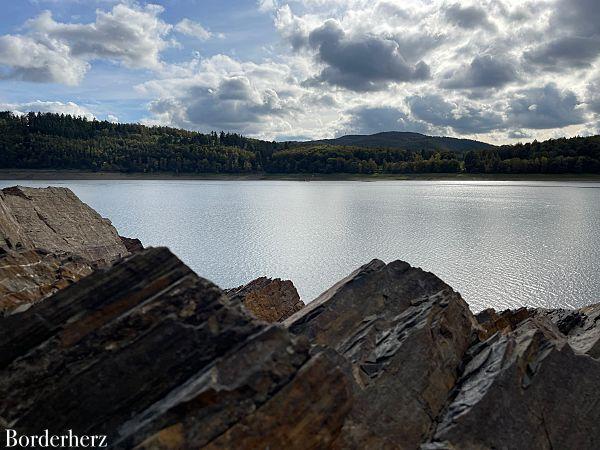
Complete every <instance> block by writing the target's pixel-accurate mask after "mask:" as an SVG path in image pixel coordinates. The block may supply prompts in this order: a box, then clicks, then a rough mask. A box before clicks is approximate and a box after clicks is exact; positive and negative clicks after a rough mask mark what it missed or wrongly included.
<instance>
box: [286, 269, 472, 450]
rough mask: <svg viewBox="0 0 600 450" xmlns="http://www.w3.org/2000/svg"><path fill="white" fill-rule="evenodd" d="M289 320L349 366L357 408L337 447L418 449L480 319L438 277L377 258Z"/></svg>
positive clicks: (295, 329) (298, 331)
mask: <svg viewBox="0 0 600 450" xmlns="http://www.w3.org/2000/svg"><path fill="white" fill-rule="evenodd" d="M284 324H285V325H286V326H287V327H288V328H289V330H290V331H291V332H293V333H295V334H298V335H303V336H306V337H307V338H308V339H310V341H311V342H313V343H314V344H315V345H316V346H317V348H319V347H325V348H330V349H333V350H335V351H337V352H339V354H340V355H342V356H343V357H345V358H346V359H347V360H348V361H349V362H350V364H351V373H352V375H353V379H354V386H353V408H352V411H351V412H350V415H349V416H348V418H347V420H346V421H345V423H344V426H343V428H342V433H341V434H340V436H339V438H338V439H337V440H336V442H335V443H334V445H333V448H340V449H341V448H343V449H351V448H357V449H358V448H369V449H378V448H381V449H383V448H399V449H414V448H417V447H418V446H419V444H420V443H421V442H422V441H423V440H424V439H426V438H427V436H428V433H429V431H430V429H431V427H432V426H433V425H434V422H435V419H436V416H437V415H438V414H439V413H440V411H441V410H442V409H443V407H444V406H445V404H446V400H447V396H448V393H449V392H450V391H451V389H452V388H453V386H454V383H455V381H456V379H457V378H458V376H459V367H460V365H461V362H462V358H463V355H464V353H465V351H466V350H467V348H468V346H469V343H470V341H471V338H472V330H473V327H474V325H475V319H474V317H473V316H472V314H471V312H470V311H469V309H468V307H467V305H466V303H465V302H464V301H463V300H462V298H461V297H460V295H459V294H457V293H456V292H454V291H453V290H452V289H451V288H450V287H449V286H448V285H446V284H445V283H444V282H443V281H441V280H440V279H439V278H437V277H436V276H435V275H433V274H431V273H428V272H424V271H422V270H420V269H415V268H413V267H411V266H410V265H409V264H407V263H405V262H401V261H396V262H393V263H390V264H387V265H386V264H385V263H383V262H382V261H379V260H374V261H372V262H370V263H369V264H367V265H365V266H363V267H361V268H360V269H358V270H357V271H355V272H354V273H352V274H351V275H350V276H349V277H347V278H345V279H344V280H342V281H340V282H339V283H337V284H336V285H334V286H333V287H332V288H331V289H329V290H328V291H326V292H325V293H323V294H322V295H321V296H319V297H318V298H317V299H316V300H314V301H313V302H311V303H309V304H308V305H307V306H306V307H305V308H304V309H302V310H301V311H299V312H298V313H296V314H294V315H293V316H291V317H290V318H289V319H287V320H286V321H285V322H284Z"/></svg>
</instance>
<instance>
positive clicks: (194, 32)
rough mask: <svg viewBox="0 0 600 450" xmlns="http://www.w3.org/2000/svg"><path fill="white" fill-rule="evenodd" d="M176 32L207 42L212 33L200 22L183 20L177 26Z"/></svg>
mask: <svg viewBox="0 0 600 450" xmlns="http://www.w3.org/2000/svg"><path fill="white" fill-rule="evenodd" d="M175 31H177V32H178V33H181V34H185V35H186V36H192V37H195V38H197V39H200V40H201V41H206V40H207V39H210V38H211V36H212V33H211V32H210V31H208V30H207V29H206V28H204V27H203V26H202V25H200V24H199V23H198V22H194V21H192V20H190V19H187V18H185V19H183V20H182V21H180V22H179V23H178V24H177V25H175Z"/></svg>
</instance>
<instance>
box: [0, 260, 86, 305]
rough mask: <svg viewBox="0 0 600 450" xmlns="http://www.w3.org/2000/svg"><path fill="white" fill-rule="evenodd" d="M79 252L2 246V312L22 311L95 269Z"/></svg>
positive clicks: (0, 303)
mask: <svg viewBox="0 0 600 450" xmlns="http://www.w3.org/2000/svg"><path fill="white" fill-rule="evenodd" d="M92 271H93V268H92V266H91V265H90V264H89V263H88V262H86V261H84V260H83V259H82V258H80V257H78V256H73V255H70V254H54V253H47V252H44V251H43V250H21V251H14V250H3V249H2V250H0V316H2V315H5V314H8V313H10V312H21V311H23V310H25V309H26V308H28V307H30V306H31V305H32V304H34V303H37V302H38V301H40V300H42V299H44V298H46V297H49V296H50V295H52V294H54V293H55V292H57V291H58V290H60V289H63V288H65V287H67V286H69V285H71V284H73V283H74V282H76V281H78V280H80V279H81V278H83V277H85V276H87V275H89V274H90V273H92Z"/></svg>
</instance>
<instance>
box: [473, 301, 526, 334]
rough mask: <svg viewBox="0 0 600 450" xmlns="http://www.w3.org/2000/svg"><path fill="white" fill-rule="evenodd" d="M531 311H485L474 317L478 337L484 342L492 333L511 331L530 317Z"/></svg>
mask: <svg viewBox="0 0 600 450" xmlns="http://www.w3.org/2000/svg"><path fill="white" fill-rule="evenodd" d="M532 315H533V311H532V310H529V309H527V308H519V309H516V310H510V309H507V310H505V311H502V312H499V313H498V312H496V311H495V310H494V309H492V308H490V309H485V310H483V311H481V312H480V313H479V314H477V315H476V316H475V318H476V319H477V323H478V324H479V325H480V328H479V337H480V339H481V340H486V339H487V338H489V337H490V336H492V335H493V334H494V333H497V332H505V333H506V332H509V331H513V330H514V329H515V328H516V327H517V326H518V325H519V324H520V323H521V322H523V321H524V320H525V319H527V318H529V317H531V316H532Z"/></svg>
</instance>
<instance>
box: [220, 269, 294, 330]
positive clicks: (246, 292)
mask: <svg viewBox="0 0 600 450" xmlns="http://www.w3.org/2000/svg"><path fill="white" fill-rule="evenodd" d="M226 292H227V296H228V297H229V299H230V300H231V301H232V302H241V303H243V304H244V306H245V307H246V309H247V310H248V311H250V313H252V315H253V316H254V317H256V318H257V319H261V320H264V321H266V322H281V321H283V320H285V319H287V318H288V317H290V316H291V315H292V314H294V313H296V312H298V311H300V310H301V309H302V308H304V303H303V302H302V300H300V296H299V295H298V291H297V290H296V287H295V286H294V284H293V283H292V282H291V281H289V280H283V281H282V280H281V279H279V278H277V279H275V280H272V279H270V278H266V277H261V278H257V279H256V280H254V281H251V282H250V283H248V284H246V285H244V286H240V287H237V288H234V289H229V290H227V291H226Z"/></svg>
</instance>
